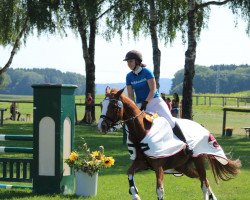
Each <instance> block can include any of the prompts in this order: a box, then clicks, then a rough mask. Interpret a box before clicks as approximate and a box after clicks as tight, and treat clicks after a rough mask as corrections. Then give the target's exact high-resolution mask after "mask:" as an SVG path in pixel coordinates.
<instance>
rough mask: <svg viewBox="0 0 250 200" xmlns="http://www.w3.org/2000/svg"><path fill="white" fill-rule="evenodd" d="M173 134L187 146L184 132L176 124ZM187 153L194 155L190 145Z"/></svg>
mask: <svg viewBox="0 0 250 200" xmlns="http://www.w3.org/2000/svg"><path fill="white" fill-rule="evenodd" d="M173 132H174V134H175V135H176V136H177V137H178V138H179V139H180V140H181V141H183V142H184V143H186V144H187V140H186V138H185V136H184V134H183V132H182V130H181V129H180V127H179V125H178V124H177V123H176V124H175V127H174V128H173ZM186 153H187V154H188V155H193V150H192V149H190V147H189V145H188V144H187V148H186Z"/></svg>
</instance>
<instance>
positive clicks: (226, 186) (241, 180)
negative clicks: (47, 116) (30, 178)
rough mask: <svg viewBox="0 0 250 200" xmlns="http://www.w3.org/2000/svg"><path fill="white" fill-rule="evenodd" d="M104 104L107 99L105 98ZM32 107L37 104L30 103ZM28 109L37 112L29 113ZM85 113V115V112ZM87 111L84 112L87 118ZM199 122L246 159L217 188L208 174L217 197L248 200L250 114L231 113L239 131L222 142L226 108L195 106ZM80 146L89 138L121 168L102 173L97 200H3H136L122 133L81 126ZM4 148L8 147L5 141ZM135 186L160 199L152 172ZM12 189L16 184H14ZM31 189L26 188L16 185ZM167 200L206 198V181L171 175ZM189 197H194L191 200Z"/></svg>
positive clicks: (1, 193)
mask: <svg viewBox="0 0 250 200" xmlns="http://www.w3.org/2000/svg"><path fill="white" fill-rule="evenodd" d="M100 99H101V98H100ZM27 105H31V104H27ZM27 109H31V108H28V107H27ZM80 111H81V110H79V112H80ZM83 112H84V110H82V113H83ZM193 114H194V120H195V121H197V122H199V123H201V124H203V125H204V126H205V127H206V128H207V129H209V130H210V131H211V132H212V133H213V134H214V135H215V137H216V138H217V140H218V142H219V143H220V145H221V146H222V147H223V149H224V150H225V152H226V153H230V155H231V156H232V158H233V159H236V158H240V159H241V162H242V169H241V173H240V174H239V175H238V176H237V177H236V178H235V179H233V180H230V181H227V182H222V181H221V182H220V183H219V185H216V183H215V181H214V179H213V176H212V174H211V170H210V169H208V170H207V172H208V179H209V181H210V184H211V187H212V189H213V191H214V192H215V194H216V196H217V198H218V199H220V200H246V199H248V198H249V195H250V191H249V187H250V181H249V177H250V139H247V138H246V137H245V133H244V130H242V129H241V127H242V126H246V125H247V126H249V124H247V123H249V120H247V119H249V117H250V114H249V113H233V112H230V113H228V116H227V126H231V127H234V130H233V136H232V137H221V129H222V117H223V111H222V107H221V106H211V107H210V106H194V107H193ZM99 115H100V110H97V114H96V116H97V118H98V116H99ZM75 131H76V137H75V143H76V146H77V145H78V144H79V141H80V137H84V138H85V140H86V142H87V143H88V145H89V147H90V148H91V149H93V150H94V149H96V148H98V146H99V145H104V147H105V153H106V155H111V156H113V157H114V158H115V160H116V162H115V166H114V167H112V168H109V169H105V170H102V171H100V173H99V180H98V193H97V196H96V197H91V198H84V197H81V198H78V197H76V196H74V195H67V196H64V195H39V196H37V195H35V194H33V193H32V191H31V190H29V189H26V190H21V189H0V199H13V200H15V199H32V200H37V199H41V200H49V199H98V200H107V199H119V200H127V199H131V197H130V195H129V194H128V182H127V176H126V171H127V169H128V167H129V166H130V164H131V161H130V159H129V156H128V152H127V147H126V145H123V144H122V132H115V133H109V134H107V135H103V134H100V133H99V132H98V131H97V130H96V126H95V125H92V126H82V125H77V126H76V128H75ZM0 133H2V134H3V133H6V134H7V133H9V134H11V133H19V134H31V133H32V122H13V121H10V120H5V121H4V126H3V127H0ZM0 145H4V142H1V143H0ZM9 145H13V146H15V145H16V146H20V145H19V144H17V143H16V142H10V143H9ZM21 145H23V146H29V145H30V146H31V144H30V143H29V142H27V143H22V144H21ZM3 156H8V157H9V156H14V157H19V156H21V157H26V156H29V155H25V154H21V155H19V154H7V155H6V154H3V155H1V157H3ZM135 181H136V184H137V187H138V189H139V194H140V196H141V199H143V200H152V199H157V198H156V193H155V185H156V181H155V174H154V172H152V171H145V172H141V173H138V174H136V176H135ZM9 184H12V183H9ZM15 184H23V185H30V184H27V183H26V184H24V183H15ZM164 189H165V198H166V199H171V200H180V199H190V200H199V199H202V198H203V197H202V192H201V189H200V182H199V181H198V180H197V179H190V178H187V177H185V176H183V177H174V176H172V175H165V178H164ZM187 197H188V198H187Z"/></svg>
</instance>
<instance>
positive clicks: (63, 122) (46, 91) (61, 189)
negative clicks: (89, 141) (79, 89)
mask: <svg viewBox="0 0 250 200" xmlns="http://www.w3.org/2000/svg"><path fill="white" fill-rule="evenodd" d="M32 87H33V89H34V92H33V94H34V108H33V109H34V122H33V138H34V141H33V151H34V155H33V159H34V168H33V192H34V193H37V194H53V193H57V194H58V193H62V194H72V193H74V175H73V169H70V168H69V167H68V166H67V165H66V164H65V163H64V160H65V159H66V158H67V157H68V156H69V154H70V152H71V151H72V150H73V148H74V147H73V144H74V143H73V142H74V132H75V107H74V106H75V97H74V90H75V88H76V86H75V85H64V84H57V85H51V84H43V85H32Z"/></svg>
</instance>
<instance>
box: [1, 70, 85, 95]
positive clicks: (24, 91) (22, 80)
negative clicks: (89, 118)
mask: <svg viewBox="0 0 250 200" xmlns="http://www.w3.org/2000/svg"><path fill="white" fill-rule="evenodd" d="M4 76H6V78H5V79H6V80H5V82H4V81H3V82H2V83H3V85H2V89H0V93H1V94H21V95H31V94H32V92H33V90H32V87H31V85H32V84H74V85H77V86H78V88H77V89H76V94H84V92H85V82H86V81H85V77H84V76H82V75H80V74H77V73H72V72H66V73H63V72H61V71H59V70H55V69H49V68H45V69H37V68H34V69H9V70H8V71H7V75H4ZM8 77H9V78H8ZM8 79H9V80H8ZM0 80H1V79H0ZM7 83H8V85H7ZM4 85H5V86H6V87H5V88H3V87H4Z"/></svg>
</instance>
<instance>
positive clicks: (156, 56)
mask: <svg viewBox="0 0 250 200" xmlns="http://www.w3.org/2000/svg"><path fill="white" fill-rule="evenodd" d="M156 29H157V17H156V11H155V0H150V35H151V41H152V48H153V64H154V75H155V80H156V87H157V89H159V87H160V84H159V79H160V65H161V51H160V49H159V47H158V37H157V31H156Z"/></svg>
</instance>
